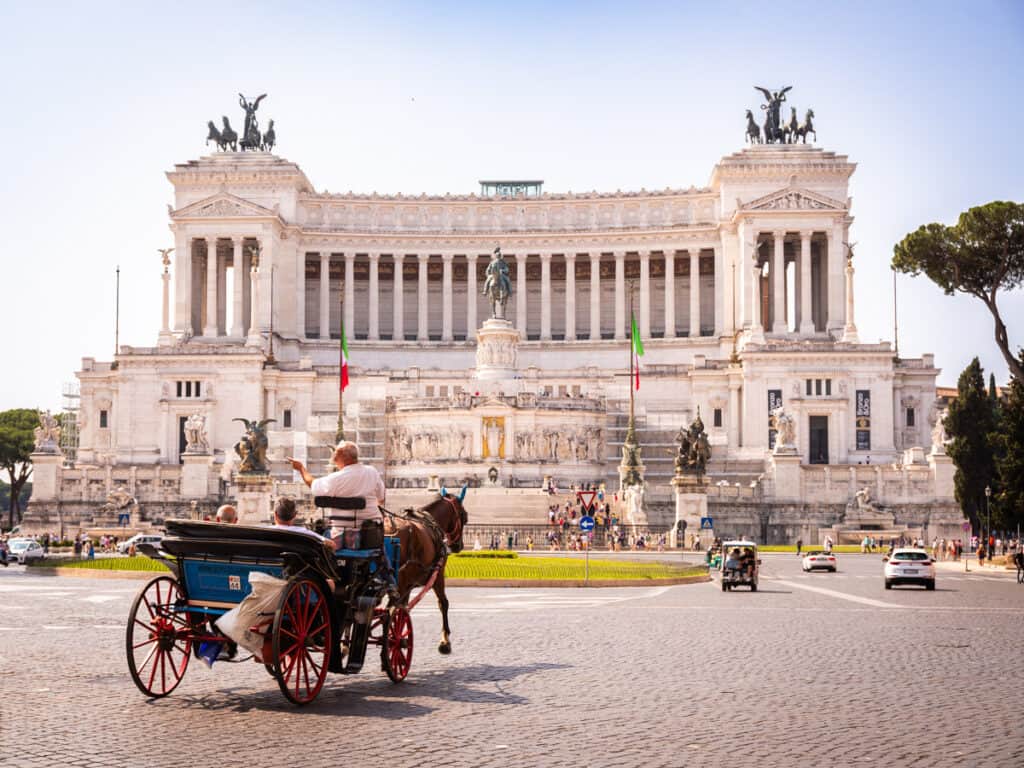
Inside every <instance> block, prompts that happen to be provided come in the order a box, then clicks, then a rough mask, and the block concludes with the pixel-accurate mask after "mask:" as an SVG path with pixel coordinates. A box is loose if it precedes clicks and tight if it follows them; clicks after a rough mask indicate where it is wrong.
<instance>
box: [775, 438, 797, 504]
mask: <svg viewBox="0 0 1024 768" xmlns="http://www.w3.org/2000/svg"><path fill="white" fill-rule="evenodd" d="M800 462H801V457H800V454H799V453H797V452H796V449H795V448H794V449H792V452H790V450H789V449H787V448H780V449H778V450H776V451H775V452H774V453H772V454H771V457H770V460H769V466H770V467H771V471H772V475H773V476H774V478H775V498H776V499H778V500H780V501H799V500H800V499H801V498H802V495H801V493H800Z"/></svg>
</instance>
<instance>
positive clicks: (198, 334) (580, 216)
mask: <svg viewBox="0 0 1024 768" xmlns="http://www.w3.org/2000/svg"><path fill="white" fill-rule="evenodd" d="M783 95H785V94H784V93H783ZM776 97H778V96H777V95H776V96H773V97H772V98H776ZM778 98H781V97H778ZM246 103H247V104H249V102H248V101H247V102H246ZM250 106H251V104H250ZM769 111H770V110H769ZM809 112H810V110H809ZM249 117H250V115H249V113H248V112H247V131H246V133H247V134H249V137H250V141H249V144H250V145H251V144H253V142H256V146H257V147H259V146H265V144H266V142H265V140H263V138H262V137H261V136H257V135H256V134H254V133H253V131H254V130H256V131H257V132H258V127H257V128H253V126H252V124H251V123H250V122H249ZM754 128H755V129H758V137H760V136H761V133H760V129H759V128H758V126H754ZM768 128H771V130H767V129H766V132H765V135H769V134H771V135H776V134H775V132H774V131H775V129H774V128H773V127H772V126H768ZM749 131H750V126H749V125H748V135H750V134H749ZM793 131H796V132H793ZM812 133H813V131H812ZM785 135H786V136H799V135H800V134H799V127H797V128H796V129H792V130H791V131H790V133H786V134H785ZM804 138H808V136H806V135H805V136H804ZM257 139H261V140H259V141H257ZM221 140H223V136H221ZM855 170H856V165H855V164H854V163H852V162H850V161H849V159H848V158H847V157H846V156H845V155H842V154H837V153H835V152H830V151H827V150H824V149H822V148H820V147H816V146H814V145H812V144H804V143H783V142H782V141H781V140H778V139H776V140H775V141H774V143H753V144H752V145H751V146H749V147H747V148H745V149H742V150H740V151H737V152H735V153H733V154H730V155H727V156H726V157H723V158H722V159H720V160H719V161H718V162H717V163H716V164H715V165H714V167H713V169H712V171H711V174H710V181H709V183H708V185H707V186H703V187H693V186H689V187H681V188H675V189H666V190H661V191H647V190H640V191H634V192H621V191H616V192H590V193H572V192H565V193H552V192H544V191H542V187H541V184H542V182H539V181H525V182H502V181H484V182H481V194H480V195H479V196H478V195H472V194H471V195H443V196H436V195H434V196H427V195H421V196H408V195H378V194H376V193H373V194H355V193H345V194H337V193H327V192H318V191H317V190H316V188H315V187H314V185H313V183H312V182H311V181H310V179H309V177H307V175H306V173H305V172H304V170H303V169H301V168H299V166H298V165H296V164H295V163H292V162H289V161H288V160H286V159H284V158H282V157H280V156H278V155H276V154H273V153H272V152H270V151H260V150H259V149H256V150H253V149H251V148H250V149H248V150H247V151H230V143H229V144H228V146H227V151H217V152H213V153H211V154H209V155H206V156H203V157H201V158H199V159H198V160H192V161H189V162H187V163H182V164H178V165H175V166H174V169H173V170H172V171H170V172H169V173H168V174H167V178H168V180H169V181H170V183H171V185H172V187H173V192H174V201H173V204H172V205H171V206H169V210H168V218H169V226H170V229H171V232H172V233H173V237H174V250H173V254H172V257H171V258H165V261H164V273H163V275H162V279H163V308H164V312H163V318H164V319H163V324H162V328H161V329H160V330H159V333H158V334H157V337H156V339H155V344H154V346H152V347H144V348H139V347H128V346H122V347H121V349H120V350H119V351H118V354H117V356H116V360H115V361H114V362H116V366H115V365H112V364H111V363H109V362H101V361H95V360H92V359H88V358H87V359H85V360H83V364H82V368H81V370H80V371H79V372H78V378H79V381H80V385H81V401H80V403H81V404H80V410H79V419H78V428H79V434H80V438H79V446H78V455H77V465H76V467H75V468H74V469H60V468H58V469H56V470H54V472H55V473H56V474H54V483H55V485H54V486H53V488H52V497H51V499H49V500H48V499H47V497H46V493H47V491H46V487H45V485H44V486H39V485H38V484H37V492H36V495H35V496H34V497H33V499H34V502H33V503H34V504H35V505H36V509H37V510H38V511H40V512H44V511H45V510H47V509H51V510H52V508H53V505H54V504H58V503H59V504H61V505H62V508H63V509H65V510H67V511H69V512H70V511H72V510H78V513H80V514H81V515H87V514H88V513H89V510H90V509H91V508H92V506H95V505H96V504H98V503H100V502H101V501H102V500H103V499H105V498H106V496H105V493H106V492H107V490H108V489H109V488H110V487H115V486H117V485H119V484H121V482H122V480H123V482H124V484H126V485H128V486H130V488H131V489H132V492H133V494H134V496H135V497H136V498H138V499H139V503H140V508H141V509H142V510H143V514H145V510H146V509H147V507H148V508H149V509H152V510H154V515H156V514H157V512H158V511H160V512H162V511H164V510H165V509H170V508H172V507H173V506H174V505H175V504H177V503H180V501H181V500H182V499H190V500H195V501H197V502H198V503H199V504H201V505H206V506H210V505H213V504H215V502H216V501H217V500H218V499H219V498H220V497H221V496H223V495H227V496H232V495H233V494H234V493H235V491H236V484H235V478H236V469H235V468H234V466H233V453H232V446H233V445H234V444H235V441H236V440H237V439H238V437H239V429H238V426H237V425H236V424H232V419H234V418H236V417H241V416H245V417H246V418H250V419H254V420H255V419H260V420H262V419H275V421H274V422H271V423H269V424H268V426H267V438H268V441H269V448H268V452H267V457H268V467H269V471H270V474H271V477H273V478H274V482H276V483H277V484H278V490H279V492H282V493H283V492H286V491H287V492H295V493H300V492H301V489H300V488H298V487H296V486H293V485H292V484H291V480H292V476H291V471H290V469H289V468H288V466H287V463H286V462H285V461H284V457H285V456H287V455H294V456H297V457H299V458H308V459H310V460H313V461H314V462H315V461H317V460H321V459H322V460H323V461H326V459H327V457H328V455H329V445H330V444H331V443H332V442H333V439H334V434H335V430H336V426H337V422H338V413H337V403H338V398H337V391H338V377H339V365H338V340H339V338H340V335H341V328H342V323H343V324H344V328H345V335H346V337H347V341H348V348H349V356H348V362H349V372H350V377H351V386H350V387H349V388H348V389H347V390H346V392H345V397H344V403H345V413H344V423H345V425H346V426H345V428H346V434H347V436H348V437H350V438H354V439H355V440H356V441H357V442H358V443H359V445H360V448H361V451H362V453H363V455H364V456H365V457H366V458H367V459H368V460H369V461H372V462H374V463H376V464H377V465H378V466H379V467H380V468H381V470H382V472H383V473H384V475H385V478H386V483H387V485H388V486H389V488H391V489H394V490H395V492H396V493H398V495H399V496H400V495H401V493H406V497H408V498H410V499H412V496H410V494H412V492H413V491H414V489H417V488H425V487H426V486H427V485H428V484H429V483H431V479H432V478H437V479H439V480H440V481H441V482H444V483H447V484H448V485H450V486H455V485H458V484H461V483H462V482H469V483H470V484H471V485H473V486H479V487H481V488H484V489H486V488H487V487H492V488H494V489H500V490H501V492H502V493H504V494H506V496H507V494H508V493H509V492H511V491H512V490H516V489H525V490H522V493H529V492H532V491H531V489H538V488H540V487H541V486H543V485H544V484H545V483H547V482H549V481H552V480H553V481H555V482H557V483H558V484H559V485H561V486H563V487H567V486H568V485H569V484H570V483H606V484H607V485H608V487H609V488H617V487H618V484H619V474H618V463H619V459H620V455H621V446H622V443H623V440H624V438H625V432H626V413H627V402H628V393H629V389H628V388H629V387H630V380H629V341H628V339H629V335H630V317H629V313H628V311H627V308H628V307H629V306H630V300H631V299H632V306H633V307H634V314H635V317H636V323H637V326H638V331H639V335H640V337H641V338H642V339H643V344H644V346H645V355H644V357H643V358H642V359H641V360H640V363H641V365H640V369H641V380H642V389H641V390H640V391H639V392H638V393H637V399H636V423H635V429H636V435H637V440H638V442H639V444H640V445H641V446H642V447H643V456H644V464H645V472H644V479H645V481H646V487H647V491H646V493H645V497H644V498H645V502H644V512H643V515H642V517H643V519H638V520H635V521H634V522H637V523H651V524H664V525H667V524H669V523H671V522H672V505H673V501H672V498H673V493H674V491H673V487H672V484H671V481H672V478H673V467H672V458H671V454H672V449H673V445H674V442H673V440H674V438H673V436H674V435H675V434H676V433H677V431H678V430H679V428H680V427H681V426H684V425H688V424H690V423H691V422H692V421H693V420H694V418H695V417H696V415H697V412H698V410H699V412H700V414H701V416H702V420H703V424H704V425H705V427H706V431H707V440H708V444H709V446H710V448H711V450H712V457H711V460H710V462H709V463H708V466H707V494H708V502H709V504H710V506H711V511H712V514H713V515H714V516H715V519H716V520H721V521H722V522H721V526H722V528H721V529H720V530H721V532H723V533H725V534H727V535H741V534H745V535H755V536H759V537H760V538H761V539H762V540H772V541H774V540H790V539H795V538H796V536H797V535H803V536H804V539H805V540H807V541H811V540H814V531H815V530H817V529H818V528H821V527H831V526H833V525H835V524H836V523H837V521H841V518H842V515H843V514H845V509H846V505H847V504H848V503H850V502H851V500H853V498H854V495H855V493H856V492H857V491H858V490H860V489H862V488H863V487H865V486H870V487H871V489H872V494H873V498H874V499H875V500H876V501H877V503H878V504H883V505H886V506H887V508H889V509H892V510H896V511H895V512H894V514H895V516H896V520H897V521H898V522H902V523H905V524H906V525H911V523H912V524H913V525H914V526H916V527H917V528H920V529H921V530H927V531H930V532H932V533H935V532H939V531H944V532H946V533H948V531H946V528H948V527H949V526H951V525H953V523H951V522H950V521H951V520H954V519H955V521H956V522H959V519H960V518H959V514H958V512H957V511H956V507H955V503H954V501H953V491H952V469H951V468H950V465H949V460H948V457H946V456H945V451H944V447H943V446H942V445H939V444H936V445H934V446H933V440H932V433H931V432H932V424H934V423H935V421H936V419H937V418H938V414H939V411H938V409H937V408H935V406H934V404H935V401H936V391H935V380H936V376H937V374H938V369H937V368H936V367H935V365H934V358H933V356H932V355H927V354H926V355H922V356H921V357H919V358H905V357H896V356H895V354H894V352H893V350H892V348H891V346H890V345H889V344H887V343H880V344H862V343H861V342H860V340H859V338H858V335H857V328H856V323H855V316H854V310H855V300H854V290H853V278H854V266H855V264H856V260H855V259H854V258H853V254H852V252H851V251H850V249H849V247H848V245H847V243H848V241H849V227H850V225H851V224H852V222H853V216H852V200H851V198H850V197H849V194H848V184H849V180H850V177H851V176H852V174H853V173H854V172H855ZM496 247H500V251H501V255H502V258H501V260H500V261H501V263H500V264H496V254H495V249H496ZM872 257H873V256H871V255H867V256H864V255H861V256H859V257H858V258H872ZM495 271H496V272H497V273H500V275H501V276H502V277H503V279H504V280H503V281H499V282H502V284H504V285H507V289H508V290H507V292H506V293H504V294H503V295H502V296H500V297H499V296H498V295H496V294H494V293H493V292H492V291H491V286H492V285H493V280H492V281H491V282H488V280H489V278H491V277H493V275H494V274H495ZM172 283H173V291H171V287H172V286H171V284H172ZM485 288H487V295H485ZM172 293H173V300H172V298H171V297H172ZM499 305H500V313H499V311H498V307H499ZM271 348H272V350H273V358H272V359H271V358H270V357H269V352H270V351H271ZM179 382H196V384H195V385H194V386H192V387H191V388H182V387H179V386H178V384H179ZM779 408H782V409H783V411H782V412H783V413H785V414H786V415H787V416H788V417H790V418H791V419H792V424H793V425H794V435H793V443H792V446H789V448H791V449H792V450H791V451H788V452H787V453H786V454H785V455H784V456H779V455H777V454H776V452H775V449H776V444H775V438H776V434H777V429H776V426H775V424H776V416H773V412H776V411H777V410H778V409H779ZM197 413H198V414H200V415H201V416H202V418H203V427H204V430H205V436H206V440H207V442H208V445H209V450H208V453H202V454H196V453H195V452H191V453H189V452H188V451H186V448H187V445H188V441H187V440H186V434H185V424H186V422H187V421H188V419H189V418H190V417H192V416H193V415H195V414H197ZM192 424H193V429H194V428H195V425H197V424H198V422H197V421H196V420H194V419H193V422H192ZM186 453H188V456H186ZM197 456H199V457H201V458H197ZM200 465H201V466H200ZM37 471H38V470H37ZM186 473H190V474H188V480H187V482H186V480H185V479H184V475H185V474H186ZM43 474H45V472H44V473H43ZM493 477H496V478H497V479H496V480H492V479H491V478H493ZM186 485H187V486H188V493H184V492H183V491H182V488H183V487H184V486H186ZM40 489H41V490H40ZM403 489H405V490H403ZM495 492H497V490H495ZM147 494H149V495H147ZM506 496H503V497H502V498H506ZM395 498H398V496H396V497H395ZM403 498H404V497H403ZM537 498H538V499H540V496H539V494H538V495H537ZM471 501H472V496H471V497H470V502H471ZM470 502H467V503H470ZM531 503H532V502H531ZM538 503H540V502H538ZM470 506H472V505H471V504H470ZM492 506H494V505H492ZM494 508H495V509H498V510H500V505H497V506H494ZM541 510H542V511H543V507H541ZM947 518H948V519H947ZM907 521H909V522H907ZM538 522H544V520H543V519H540V520H538ZM943 526H946V528H943ZM929 535H931V533H929ZM936 535H941V534H936Z"/></svg>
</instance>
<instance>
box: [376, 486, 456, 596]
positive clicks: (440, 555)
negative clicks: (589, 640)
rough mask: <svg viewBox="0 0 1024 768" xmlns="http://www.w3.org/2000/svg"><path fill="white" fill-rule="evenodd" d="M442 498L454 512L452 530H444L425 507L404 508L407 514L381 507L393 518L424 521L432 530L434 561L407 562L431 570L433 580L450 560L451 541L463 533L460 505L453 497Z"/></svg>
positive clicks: (428, 528) (424, 569)
mask: <svg viewBox="0 0 1024 768" xmlns="http://www.w3.org/2000/svg"><path fill="white" fill-rule="evenodd" d="M441 498H442V499H443V500H444V501H446V502H447V503H448V504H449V505H450V506H451V508H452V512H453V513H454V514H453V516H452V519H453V520H454V523H453V524H452V529H451V531H445V530H443V529H442V528H441V526H440V525H439V524H438V522H437V520H435V519H434V518H433V516H431V515H430V514H428V513H427V512H425V511H424V509H425V508H424V507H420V508H419V509H413V508H412V507H409V508H407V509H405V510H403V512H404V513H405V514H399V513H398V512H392V511H391V510H389V509H385V508H384V507H381V510H383V512H384V514H385V515H387V516H390V517H391V518H392V519H396V518H397V519H400V520H406V521H407V522H410V523H415V522H420V523H423V525H424V526H425V527H426V528H427V530H428V531H429V532H430V538H432V539H433V540H434V560H433V562H431V563H430V564H429V565H427V564H425V563H421V562H418V561H415V560H407V561H406V564H415V565H417V566H419V568H420V570H422V571H426V572H430V573H431V577H430V579H431V582H432V581H433V579H434V577H436V575H437V573H438V572H439V571H441V570H443V569H444V566H445V563H446V562H447V560H448V554H449V552H451V546H450V542H452V541H456V540H458V538H459V537H460V536H461V535H462V515H461V513H460V512H459V509H458V507H456V506H455V502H454V501H453V500H452V499H450V498H448V497H447V496H442V497H441Z"/></svg>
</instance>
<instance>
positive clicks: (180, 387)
mask: <svg viewBox="0 0 1024 768" xmlns="http://www.w3.org/2000/svg"><path fill="white" fill-rule="evenodd" d="M184 383H185V382H183V381H177V382H175V384H177V385H178V397H181V392H182V385H183V384H184Z"/></svg>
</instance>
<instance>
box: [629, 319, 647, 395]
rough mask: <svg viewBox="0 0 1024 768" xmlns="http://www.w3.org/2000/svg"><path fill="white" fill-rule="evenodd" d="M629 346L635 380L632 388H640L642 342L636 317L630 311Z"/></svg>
mask: <svg viewBox="0 0 1024 768" xmlns="http://www.w3.org/2000/svg"><path fill="white" fill-rule="evenodd" d="M629 328H630V347H631V354H632V355H633V372H634V375H635V377H636V378H635V380H634V383H633V386H634V388H636V389H640V358H641V357H643V354H644V343H643V341H642V340H641V339H640V329H639V328H638V327H637V325H636V317H635V316H634V315H633V314H632V313H631V314H630V316H629Z"/></svg>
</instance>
